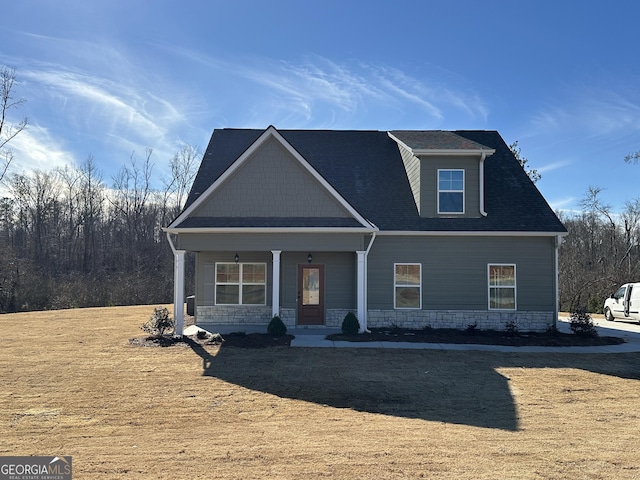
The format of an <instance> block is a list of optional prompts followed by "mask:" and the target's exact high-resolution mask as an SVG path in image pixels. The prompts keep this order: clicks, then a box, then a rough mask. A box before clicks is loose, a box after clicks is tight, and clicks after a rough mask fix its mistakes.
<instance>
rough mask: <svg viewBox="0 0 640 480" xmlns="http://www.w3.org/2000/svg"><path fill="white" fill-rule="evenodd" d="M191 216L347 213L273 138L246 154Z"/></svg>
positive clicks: (284, 215) (340, 215) (304, 215)
mask: <svg viewBox="0 0 640 480" xmlns="http://www.w3.org/2000/svg"><path fill="white" fill-rule="evenodd" d="M193 216H195V217H349V216H350V215H349V213H348V212H347V211H346V210H345V209H344V207H343V206H342V205H341V204H340V203H339V202H338V201H337V200H336V199H335V198H334V197H333V196H332V195H331V194H330V193H329V192H328V191H327V190H326V189H325V188H324V187H323V186H322V185H321V184H320V183H319V182H318V181H317V180H316V179H315V178H314V177H313V176H312V175H311V174H310V173H309V172H308V171H307V170H306V169H304V168H303V167H302V165H301V164H300V162H298V161H297V160H296V159H295V158H294V157H293V156H292V155H291V154H290V153H289V152H288V151H287V150H285V149H284V147H283V146H282V145H281V144H280V143H279V142H278V141H276V140H274V139H271V140H270V141H268V142H266V143H265V144H264V145H263V146H262V147H261V148H260V149H259V150H258V151H257V152H255V153H254V154H253V155H252V157H251V158H248V159H247V160H246V161H245V162H244V163H243V164H242V165H241V166H240V168H239V169H238V171H236V172H235V173H234V174H233V175H232V176H231V177H230V178H229V179H227V181H226V182H225V183H224V184H222V185H220V186H219V187H218V188H217V190H216V191H215V192H214V194H213V196H212V197H211V198H209V199H207V201H206V202H205V203H204V204H203V205H202V206H201V207H199V208H198V209H197V211H196V212H194V213H193Z"/></svg>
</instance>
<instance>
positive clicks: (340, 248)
mask: <svg viewBox="0 0 640 480" xmlns="http://www.w3.org/2000/svg"><path fill="white" fill-rule="evenodd" d="M177 243H178V245H177V248H179V249H181V250H189V251H192V252H206V251H209V250H216V251H225V250H226V251H228V252H230V254H231V256H232V257H233V255H234V254H235V252H237V251H242V250H249V251H252V250H253V251H271V250H282V251H297V252H305V255H306V254H307V253H308V252H314V251H325V252H331V251H333V252H344V251H352V252H355V251H356V250H364V248H365V241H364V235H363V234H359V233H218V234H215V233H181V234H180V235H179V236H178V241H177Z"/></svg>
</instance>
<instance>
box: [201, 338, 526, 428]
mask: <svg viewBox="0 0 640 480" xmlns="http://www.w3.org/2000/svg"><path fill="white" fill-rule="evenodd" d="M190 345H191V348H192V349H193V351H194V352H195V353H197V354H198V355H199V356H200V357H201V358H202V362H203V375H205V376H210V377H215V378H218V379H221V380H224V381H227V382H231V383H233V384H236V385H240V386H243V387H245V388H249V389H252V390H257V391H262V392H266V393H270V394H273V395H277V396H279V397H285V398H292V399H297V400H303V401H307V402H312V403H315V404H320V405H328V406H331V407H334V408H351V409H353V410H357V411H362V412H368V413H377V414H383V415H393V416H399V417H405V418H420V419H424V420H431V421H442V422H448V423H457V424H467V425H474V426H479V427H486V428H499V429H504V430H512V431H513V430H517V428H518V422H517V417H516V408H515V406H514V402H513V399H512V397H511V393H510V391H509V386H508V381H507V379H506V378H504V377H503V376H502V375H500V374H499V373H498V372H496V371H495V369H492V368H488V366H487V365H485V364H479V363H477V362H475V361H473V359H472V357H470V356H468V355H467V356H465V355H460V354H456V353H449V352H440V353H439V354H438V355H435V354H433V353H431V352H422V351H421V352H416V351H392V352H389V351H384V352H381V351H379V350H354V349H331V350H325V349H299V348H296V349H292V348H269V349H260V350H249V349H239V348H225V347H221V348H220V349H219V351H217V353H216V354H215V355H213V354H211V353H210V352H209V351H208V350H207V349H206V348H204V347H203V346H201V345H199V344H197V343H195V342H190Z"/></svg>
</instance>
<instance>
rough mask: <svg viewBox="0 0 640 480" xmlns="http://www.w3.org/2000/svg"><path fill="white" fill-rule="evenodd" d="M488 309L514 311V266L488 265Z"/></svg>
mask: <svg viewBox="0 0 640 480" xmlns="http://www.w3.org/2000/svg"><path fill="white" fill-rule="evenodd" d="M488 271H489V309H490V310H515V309H516V266H515V265H513V264H490V265H489V267H488Z"/></svg>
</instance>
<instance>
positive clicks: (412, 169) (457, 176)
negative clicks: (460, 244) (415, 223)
mask: <svg viewBox="0 0 640 480" xmlns="http://www.w3.org/2000/svg"><path fill="white" fill-rule="evenodd" d="M389 136H390V137H391V138H392V139H393V140H395V141H396V142H397V143H398V147H399V149H400V153H401V155H402V160H403V162H404V166H405V169H406V171H407V177H408V179H409V184H410V185H411V190H412V192H413V197H414V201H415V202H416V207H417V209H418V211H419V212H420V216H421V217H424V218H446V217H452V218H478V217H483V216H486V215H487V213H486V212H485V210H484V161H485V159H486V158H487V157H488V156H490V155H493V153H495V150H494V149H491V148H488V147H486V146H484V145H481V144H479V143H476V142H474V141H471V140H469V139H466V138H464V137H462V136H460V135H456V134H455V133H454V132H446V131H406V130H402V131H399V130H395V131H392V132H389Z"/></svg>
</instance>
